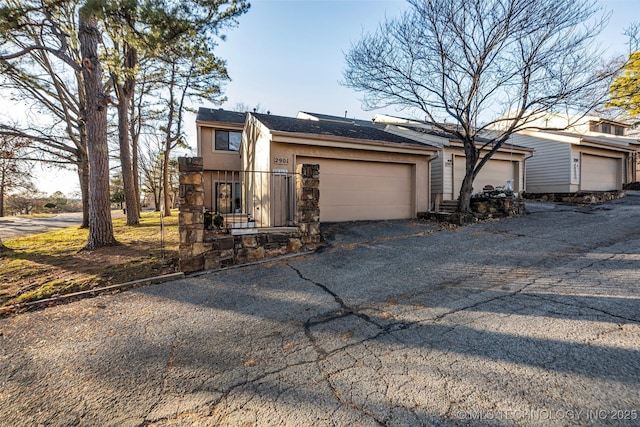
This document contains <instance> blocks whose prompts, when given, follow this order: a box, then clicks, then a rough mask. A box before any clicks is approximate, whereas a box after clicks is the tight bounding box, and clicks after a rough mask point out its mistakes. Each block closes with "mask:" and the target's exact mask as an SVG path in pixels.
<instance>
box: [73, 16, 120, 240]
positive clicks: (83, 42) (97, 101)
mask: <svg viewBox="0 0 640 427" xmlns="http://www.w3.org/2000/svg"><path fill="white" fill-rule="evenodd" d="M88 7H89V6H87V5H86V4H85V5H84V6H83V7H82V8H80V11H79V18H78V23H79V31H78V41H79V42H80V54H81V56H82V74H83V77H84V86H85V94H86V97H87V104H86V109H85V111H84V121H85V128H86V131H87V149H88V156H89V190H90V193H89V239H88V241H87V245H86V246H85V249H87V250H92V249H97V248H100V247H102V246H108V245H113V244H115V243H116V241H115V238H114V237H113V224H112V222H111V203H110V197H109V147H108V144H107V103H108V102H107V97H106V96H105V94H104V92H103V88H102V67H101V65H100V61H99V59H98V43H99V41H100V36H101V35H100V32H99V31H98V26H97V20H96V18H95V15H94V14H93V13H92V11H91V10H88Z"/></svg>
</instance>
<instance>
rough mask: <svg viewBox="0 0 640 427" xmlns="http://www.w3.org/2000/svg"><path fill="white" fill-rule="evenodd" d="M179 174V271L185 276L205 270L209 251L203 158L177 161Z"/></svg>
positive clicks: (179, 159)
mask: <svg viewBox="0 0 640 427" xmlns="http://www.w3.org/2000/svg"><path fill="white" fill-rule="evenodd" d="M178 170H179V172H180V193H179V203H180V213H179V216H178V219H179V229H180V246H179V257H180V271H183V272H185V273H189V272H193V271H199V270H202V269H203V268H204V253H205V252H206V251H207V248H206V246H211V245H207V244H205V243H203V238H204V185H203V180H202V170H203V163H202V157H180V158H178Z"/></svg>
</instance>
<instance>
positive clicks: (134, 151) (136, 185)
mask: <svg viewBox="0 0 640 427" xmlns="http://www.w3.org/2000/svg"><path fill="white" fill-rule="evenodd" d="M131 161H132V164H131V167H132V172H133V192H134V193H135V195H136V212H137V214H138V218H139V217H140V213H141V212H142V209H141V206H140V203H141V202H140V168H139V167H138V136H137V135H132V136H131Z"/></svg>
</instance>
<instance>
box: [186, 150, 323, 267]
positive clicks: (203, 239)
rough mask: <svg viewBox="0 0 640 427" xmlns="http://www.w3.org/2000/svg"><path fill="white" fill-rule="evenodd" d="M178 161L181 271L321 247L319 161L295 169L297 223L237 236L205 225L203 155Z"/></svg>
mask: <svg viewBox="0 0 640 427" xmlns="http://www.w3.org/2000/svg"><path fill="white" fill-rule="evenodd" d="M178 165H179V170H180V214H179V215H180V217H179V227H180V247H179V252H180V270H181V271H183V272H185V273H189V272H195V271H200V270H211V269H217V268H222V267H228V266H231V265H235V264H245V263H249V262H255V261H261V260H265V259H269V258H274V257H277V256H281V255H285V254H291V253H297V252H302V251H311V250H315V249H317V248H318V247H319V246H321V244H322V243H321V239H320V205H319V202H320V191H319V185H320V168H319V165H307V164H305V165H299V166H298V168H297V170H296V172H297V175H296V193H297V194H296V198H297V200H296V209H297V212H296V227H279V228H271V229H262V230H261V229H258V233H255V234H242V235H235V236H234V235H230V234H223V233H221V232H218V231H216V230H205V229H204V211H205V209H204V187H203V185H202V171H203V167H202V158H201V157H195V158H186V157H181V158H180V159H178Z"/></svg>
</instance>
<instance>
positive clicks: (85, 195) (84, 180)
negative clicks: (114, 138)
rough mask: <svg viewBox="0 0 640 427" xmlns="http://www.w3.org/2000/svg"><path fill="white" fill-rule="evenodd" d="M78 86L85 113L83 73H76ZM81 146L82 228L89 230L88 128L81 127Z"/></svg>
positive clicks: (81, 106) (79, 172)
mask: <svg viewBox="0 0 640 427" xmlns="http://www.w3.org/2000/svg"><path fill="white" fill-rule="evenodd" d="M76 82H77V85H78V107H79V108H80V111H85V110H86V108H87V107H86V106H87V95H86V93H85V84H84V76H83V73H82V71H78V72H76ZM78 131H79V138H80V146H79V147H78V180H79V181H80V195H81V196H80V197H82V225H81V226H80V228H89V155H88V154H87V150H88V147H87V128H86V126H84V127H83V126H79V129H78Z"/></svg>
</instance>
